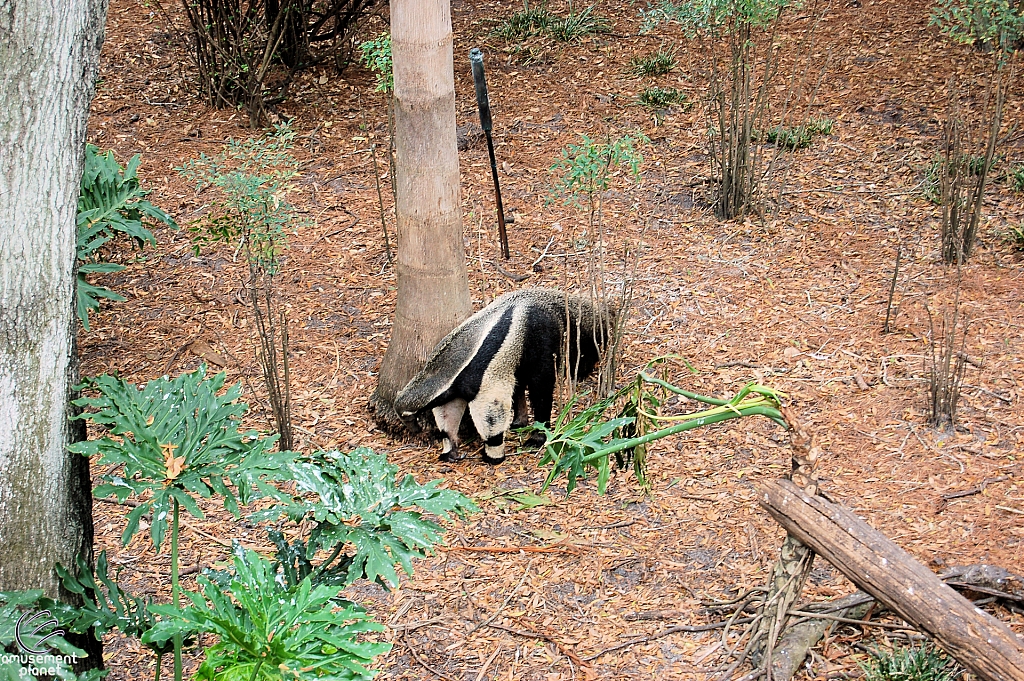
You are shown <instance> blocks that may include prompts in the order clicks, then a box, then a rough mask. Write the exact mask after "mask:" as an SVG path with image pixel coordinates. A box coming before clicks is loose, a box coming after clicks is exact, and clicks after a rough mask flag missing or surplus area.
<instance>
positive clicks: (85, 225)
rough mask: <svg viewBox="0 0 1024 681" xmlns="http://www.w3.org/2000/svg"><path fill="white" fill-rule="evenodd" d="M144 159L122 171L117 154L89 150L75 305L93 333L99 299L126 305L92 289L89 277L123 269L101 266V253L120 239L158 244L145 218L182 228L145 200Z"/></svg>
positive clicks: (82, 197)
mask: <svg viewBox="0 0 1024 681" xmlns="http://www.w3.org/2000/svg"><path fill="white" fill-rule="evenodd" d="M140 158H141V157H140V156H139V154H135V156H132V158H131V160H130V161H128V166H127V167H126V168H122V167H121V165H120V164H119V163H118V162H117V159H115V158H114V152H113V151H107V152H106V153H100V150H99V148H98V147H97V146H96V145H94V144H87V145H85V169H84V171H83V172H82V183H81V194H80V195H79V197H78V221H77V222H78V226H77V256H76V257H77V261H78V282H77V297H76V300H77V302H76V305H77V311H78V318H79V319H80V320H81V321H82V326H83V327H85V330H86V331H88V330H89V312H90V311H92V310H98V309H99V307H100V301H99V299H100V298H107V299H108V300H124V297H123V296H121V295H120V294H118V293H115V292H114V291H111V290H110V289H108V288H106V287H105V286H97V285H95V284H90V283H89V282H88V280H86V278H85V275H87V274H96V273H100V272H120V271H121V270H123V269H124V266H122V265H118V264H115V263H109V262H101V261H100V260H99V249H100V247H102V246H103V245H104V244H106V243H107V242H108V241H110V240H111V239H113V238H115V237H116V236H117V235H118V234H122V235H124V236H126V237H128V238H129V239H131V240H132V241H133V243H135V244H137V245H138V246H140V247H142V246H145V245H146V244H149V245H150V246H155V245H156V238H155V237H154V236H153V233H152V232H151V231H149V230H148V229H146V227H145V226H144V225H143V220H144V219H147V218H148V219H149V220H151V221H155V222H162V223H164V224H165V225H168V226H169V227H173V228H177V226H178V225H177V224H176V223H175V222H174V219H173V218H171V216H170V215H168V214H167V213H166V212H164V211H163V210H161V209H160V208H157V207H156V206H154V205H153V204H152V203H150V202H149V201H146V200H144V198H143V197H145V196H146V195H147V194H149V191H148V190H145V189H142V187H141V186H140V185H139V178H138V175H137V172H138V169H139V162H140Z"/></svg>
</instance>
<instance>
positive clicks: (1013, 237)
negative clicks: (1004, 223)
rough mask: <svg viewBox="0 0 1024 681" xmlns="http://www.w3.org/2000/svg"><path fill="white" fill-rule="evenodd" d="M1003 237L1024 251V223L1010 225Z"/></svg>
mask: <svg viewBox="0 0 1024 681" xmlns="http://www.w3.org/2000/svg"><path fill="white" fill-rule="evenodd" d="M1003 239H1004V240H1005V241H1006V242H1008V243H1009V244H1010V245H1011V246H1013V247H1014V248H1015V249H1017V250H1018V251H1024V224H1021V225H1017V226H1016V227H1015V226H1013V225H1010V226H1009V228H1008V229H1007V230H1006V234H1005V235H1004V236H1003Z"/></svg>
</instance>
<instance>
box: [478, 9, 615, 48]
mask: <svg viewBox="0 0 1024 681" xmlns="http://www.w3.org/2000/svg"><path fill="white" fill-rule="evenodd" d="M609 30H611V24H610V23H609V21H608V20H607V19H605V18H604V17H602V16H600V15H598V14H595V13H594V6H593V5H590V6H589V7H587V8H585V9H583V10H581V11H579V12H575V11H573V10H572V9H571V7H570V10H569V14H568V15H567V16H564V17H562V16H558V15H557V14H554V13H553V12H551V11H549V10H548V9H547V7H545V6H543V5H541V6H540V7H532V8H531V7H530V6H529V4H525V5H524V8H523V9H522V11H519V12H514V13H513V14H512V15H511V16H509V17H508V18H507V19H505V20H504V21H503V22H501V23H500V24H498V26H497V27H495V29H494V30H493V31H492V32H491V35H493V36H495V37H498V38H501V39H503V40H505V41H506V42H514V43H518V42H522V41H523V40H526V39H527V38H532V37H534V36H538V35H546V36H548V37H550V38H553V39H554V40H557V41H559V42H563V43H569V42H575V41H578V40H581V39H583V38H585V37H587V36H590V35H596V34H598V33H607V32H608V31H609Z"/></svg>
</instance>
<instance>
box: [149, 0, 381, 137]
mask: <svg viewBox="0 0 1024 681" xmlns="http://www.w3.org/2000/svg"><path fill="white" fill-rule="evenodd" d="M158 2H159V0H158ZM376 2H377V0H267V1H266V2H262V1H260V0H182V7H183V8H184V10H185V16H186V18H187V19H188V29H187V30H186V31H185V32H184V33H185V37H186V39H187V42H188V53H189V58H190V59H191V60H192V62H193V63H194V64H195V67H196V70H197V72H198V79H197V80H198V83H199V87H200V89H201V91H202V93H203V95H204V96H205V97H206V100H207V102H208V103H209V104H210V105H211V106H214V107H218V108H234V107H237V106H241V107H242V108H244V109H245V111H246V112H247V113H248V114H249V122H250V125H251V126H252V127H254V128H255V127H258V126H261V125H263V124H265V123H267V122H268V119H269V115H268V114H269V107H271V106H273V105H274V104H276V103H278V102H280V101H282V100H284V98H285V97H286V95H287V91H288V86H289V84H290V83H291V80H292V78H293V77H294V76H295V74H296V73H297V72H298V71H300V70H302V69H304V68H308V67H310V66H312V65H314V64H318V63H320V62H323V61H325V60H328V59H332V60H334V61H335V62H336V63H337V64H338V65H339V66H340V65H341V64H342V63H343V62H344V61H346V60H347V59H348V57H347V56H346V55H347V53H350V52H351V50H352V45H351V40H350V36H351V33H352V32H353V30H354V29H355V27H356V26H357V24H358V22H359V21H360V19H362V18H363V16H364V15H366V14H367V12H368V11H369V10H370V9H371V8H372V7H373V6H374V5H375V4H376ZM165 14H166V12H165Z"/></svg>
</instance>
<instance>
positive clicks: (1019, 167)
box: [1006, 163, 1024, 192]
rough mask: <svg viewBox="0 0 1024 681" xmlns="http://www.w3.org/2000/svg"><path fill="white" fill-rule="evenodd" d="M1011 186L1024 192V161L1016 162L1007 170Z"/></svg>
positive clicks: (1017, 190)
mask: <svg viewBox="0 0 1024 681" xmlns="http://www.w3.org/2000/svg"><path fill="white" fill-rule="evenodd" d="M1006 176H1007V178H1008V179H1009V181H1010V187H1011V188H1012V189H1013V191H1015V192H1024V163H1014V164H1013V165H1011V166H1010V167H1009V169H1008V170H1007V171H1006Z"/></svg>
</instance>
